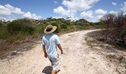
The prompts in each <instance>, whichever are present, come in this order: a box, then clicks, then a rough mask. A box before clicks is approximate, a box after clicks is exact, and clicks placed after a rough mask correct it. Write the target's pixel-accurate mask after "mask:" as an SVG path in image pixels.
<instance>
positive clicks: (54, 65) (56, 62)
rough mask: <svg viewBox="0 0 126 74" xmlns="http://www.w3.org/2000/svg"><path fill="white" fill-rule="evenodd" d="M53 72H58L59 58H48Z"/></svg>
mask: <svg viewBox="0 0 126 74" xmlns="http://www.w3.org/2000/svg"><path fill="white" fill-rule="evenodd" d="M49 60H50V62H51V65H52V68H53V70H58V65H59V57H58V56H57V57H49Z"/></svg>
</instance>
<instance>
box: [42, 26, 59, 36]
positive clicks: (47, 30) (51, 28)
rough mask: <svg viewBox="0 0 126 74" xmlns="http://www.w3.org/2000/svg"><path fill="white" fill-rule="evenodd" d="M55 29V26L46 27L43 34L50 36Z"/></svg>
mask: <svg viewBox="0 0 126 74" xmlns="http://www.w3.org/2000/svg"><path fill="white" fill-rule="evenodd" d="M56 29H57V26H52V25H48V26H47V27H46V28H45V30H44V33H45V34H50V33H53V32H54V31H55V30H56Z"/></svg>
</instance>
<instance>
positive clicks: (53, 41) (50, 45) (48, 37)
mask: <svg viewBox="0 0 126 74" xmlns="http://www.w3.org/2000/svg"><path fill="white" fill-rule="evenodd" d="M56 29H57V27H56V26H52V25H48V26H47V27H46V28H45V30H44V33H45V35H44V36H43V37H42V48H43V51H44V57H45V58H47V57H48V58H49V60H50V62H51V65H52V72H51V74H56V72H57V71H58V65H59V55H58V51H57V47H58V48H59V50H60V51H61V54H63V50H62V46H61V44H60V40H59V37H58V36H57V35H56V34H54V33H53V32H54V31H55V30H56Z"/></svg>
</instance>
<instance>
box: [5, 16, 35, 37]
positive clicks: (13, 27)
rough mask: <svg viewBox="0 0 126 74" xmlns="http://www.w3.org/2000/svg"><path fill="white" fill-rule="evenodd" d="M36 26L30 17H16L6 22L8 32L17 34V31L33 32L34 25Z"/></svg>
mask: <svg viewBox="0 0 126 74" xmlns="http://www.w3.org/2000/svg"><path fill="white" fill-rule="evenodd" d="M35 26H36V24H35V21H33V20H31V19H26V18H24V19H18V20H14V21H12V22H10V23H8V24H7V30H8V32H9V33H12V34H17V33H19V32H22V33H24V34H25V33H26V34H30V35H31V34H33V33H34V27H35Z"/></svg>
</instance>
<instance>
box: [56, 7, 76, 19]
mask: <svg viewBox="0 0 126 74" xmlns="http://www.w3.org/2000/svg"><path fill="white" fill-rule="evenodd" d="M54 13H57V14H60V15H62V16H66V17H73V16H74V13H76V11H74V10H66V9H64V8H63V7H62V6H59V7H58V8H56V9H54Z"/></svg>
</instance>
